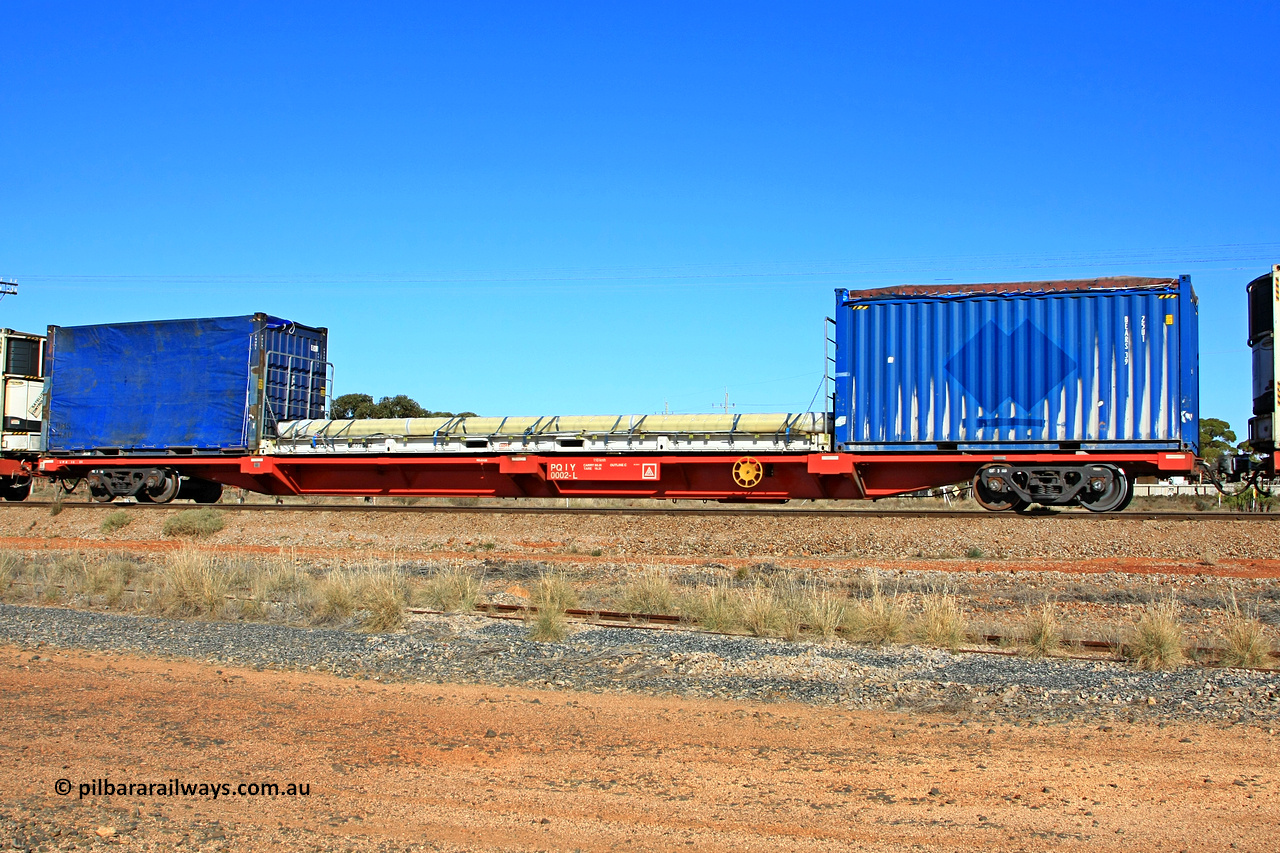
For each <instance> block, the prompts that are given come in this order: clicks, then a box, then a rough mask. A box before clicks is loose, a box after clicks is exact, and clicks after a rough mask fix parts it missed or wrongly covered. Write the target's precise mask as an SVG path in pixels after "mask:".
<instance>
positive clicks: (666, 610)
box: [622, 571, 680, 615]
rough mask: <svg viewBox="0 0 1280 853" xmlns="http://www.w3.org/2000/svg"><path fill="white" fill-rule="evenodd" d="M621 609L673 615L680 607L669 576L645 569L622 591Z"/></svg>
mask: <svg viewBox="0 0 1280 853" xmlns="http://www.w3.org/2000/svg"><path fill="white" fill-rule="evenodd" d="M622 609H623V610H626V611H629V612H631V613H653V614H659V615H674V614H676V613H677V612H678V611H679V609H680V608H679V606H678V603H677V599H676V590H675V587H674V586H673V585H672V583H671V578H670V577H668V576H667V575H666V574H665V573H663V572H658V571H646V572H644V573H643V574H641V575H640V577H639V578H637V579H636V580H633V581H631V582H630V583H628V584H627V586H626V588H625V589H624V590H623V591H622Z"/></svg>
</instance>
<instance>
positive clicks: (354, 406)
mask: <svg viewBox="0 0 1280 853" xmlns="http://www.w3.org/2000/svg"><path fill="white" fill-rule="evenodd" d="M375 405H376V404H375V403H374V402H373V398H372V397H370V396H369V395H368V394H343V395H342V396H341V397H334V398H333V405H332V406H330V407H329V414H330V416H331V417H333V418H338V419H346V418H376V417H378V415H376V414H374V413H373V412H374V407H375Z"/></svg>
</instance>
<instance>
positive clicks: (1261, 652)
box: [1222, 615, 1272, 668]
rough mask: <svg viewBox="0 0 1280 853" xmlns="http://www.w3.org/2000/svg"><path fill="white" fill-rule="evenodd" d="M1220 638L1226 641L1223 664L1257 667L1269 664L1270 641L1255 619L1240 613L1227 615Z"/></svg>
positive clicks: (1260, 624)
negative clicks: (1225, 624)
mask: <svg viewBox="0 0 1280 853" xmlns="http://www.w3.org/2000/svg"><path fill="white" fill-rule="evenodd" d="M1222 638H1223V640H1225V641H1226V649H1224V650H1223V652H1222V664H1223V666H1242V667H1249V668H1257V667H1267V666H1270V665H1271V663H1272V661H1271V651H1272V643H1271V640H1270V639H1269V638H1268V637H1267V635H1266V630H1265V629H1264V628H1263V627H1262V623H1261V622H1259V621H1258V620H1257V619H1251V618H1249V617H1246V616H1241V615H1235V616H1230V617H1228V622H1227V627H1226V628H1225V629H1224V630H1223V632H1222Z"/></svg>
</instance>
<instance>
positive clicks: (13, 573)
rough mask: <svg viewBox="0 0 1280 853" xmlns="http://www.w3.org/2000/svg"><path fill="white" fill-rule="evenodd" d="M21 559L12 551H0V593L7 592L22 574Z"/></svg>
mask: <svg viewBox="0 0 1280 853" xmlns="http://www.w3.org/2000/svg"><path fill="white" fill-rule="evenodd" d="M22 569H23V559H22V557H21V556H20V555H18V554H15V553H13V552H12V551H0V587H3V589H0V592H4V591H7V590H8V589H9V587H10V586H11V585H12V584H13V582H14V581H15V580H17V579H18V576H19V575H21V574H22Z"/></svg>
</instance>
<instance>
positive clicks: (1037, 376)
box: [41, 276, 1199, 512]
mask: <svg viewBox="0 0 1280 853" xmlns="http://www.w3.org/2000/svg"><path fill="white" fill-rule="evenodd" d="M259 316H260V315H259ZM188 322H197V321H188ZM833 322H834V324H835V335H834V339H835V344H836V351H835V357H834V359H833V362H834V365H835V376H834V377H833V378H834V387H835V392H834V394H833V395H832V396H831V397H830V398H829V399H828V405H827V406H824V411H821V412H801V413H778V414H759V415H715V414H703V415H595V416H542V417H465V418H418V419H407V420H406V419H366V420H334V419H330V418H328V417H326V416H325V412H324V411H319V410H316V409H314V408H313V409H312V410H311V411H310V412H309V413H308V414H307V415H306V416H304V417H294V418H289V417H280V416H279V415H280V414H281V413H282V412H283V413H287V412H289V411H294V410H292V409H280V408H278V407H275V405H274V403H272V404H271V407H270V408H269V409H268V404H269V403H270V402H271V401H272V400H276V399H279V396H278V395H277V396H276V397H271V395H270V394H268V395H259V396H257V397H254V396H253V394H254V389H253V382H252V381H250V382H249V383H248V385H247V386H246V387H247V390H246V396H245V398H244V399H245V401H246V403H245V407H244V408H243V410H242V414H243V418H244V420H245V422H246V423H248V422H249V421H250V420H253V421H254V422H255V423H257V424H259V425H261V426H260V428H259V429H258V430H257V431H256V432H254V431H252V430H249V431H247V432H245V433H244V435H245V438H244V440H243V441H241V442H240V444H238V445H237V446H229V445H226V446H224V445H219V446H217V447H214V446H212V445H208V446H192V445H190V444H182V445H174V444H172V443H170V442H167V441H164V440H159V439H160V438H162V437H163V436H157V435H152V434H150V433H147V432H146V431H143V433H141V434H140V437H134V438H132V439H131V440H130V441H128V442H115V443H114V444H108V445H106V446H102V443H101V442H100V441H98V440H96V439H95V440H88V439H87V438H86V437H85V436H83V435H81V434H79V433H77V431H76V430H75V429H74V428H69V427H67V426H65V425H64V426H61V427H54V420H55V417H54V413H55V412H57V411H58V410H59V409H58V407H59V405H60V403H59V395H60V394H61V393H62V392H61V387H62V386H61V385H60V383H59V380H58V379H57V375H58V372H59V371H60V370H62V369H63V365H65V364H66V363H67V362H66V361H65V360H63V358H62V356H61V355H60V354H59V353H60V348H61V347H62V344H61V343H60V342H59V340H58V335H61V334H62V330H59V331H58V333H57V334H55V333H54V332H53V330H51V338H50V340H51V352H52V357H51V359H50V362H51V365H50V373H51V377H52V380H51V385H50V402H49V407H48V411H49V413H50V426H49V430H50V434H51V435H52V434H53V432H54V431H55V430H61V434H60V435H59V436H58V439H57V440H56V441H52V442H51V447H50V449H49V454H50V455H49V456H47V457H46V458H45V459H43V460H42V461H41V470H42V472H43V473H44V474H45V475H46V476H50V477H55V478H59V479H62V480H64V481H67V482H74V481H75V480H77V479H78V478H87V479H88V482H89V483H90V492H91V494H92V495H93V496H94V497H95V498H97V499H100V500H109V499H111V498H113V497H118V496H125V495H130V496H134V497H137V498H139V499H142V500H155V501H165V500H172V499H174V498H175V497H180V496H182V495H184V494H185V492H184V488H183V484H184V483H193V484H196V486H195V487H192V488H190V489H189V490H190V491H191V492H193V493H201V494H202V492H201V488H202V487H200V486H199V484H201V483H216V484H224V485H231V486H237V487H241V488H246V489H250V490H253V491H257V492H262V493H266V494H275V495H403V496H478V497H513V498H515V497H575V496H576V497H648V498H665V499H701V500H717V501H730V502H780V501H786V500H792V499H814V500H818V499H848V500H856V499H875V498H879V497H888V496H891V495H896V494H902V493H907V492H914V491H918V490H921V489H925V488H931V487H937V486H944V485H951V484H970V485H972V487H973V489H974V492H975V495H976V496H977V497H978V500H979V502H980V503H981V504H982V505H983V506H985V507H986V508H988V509H991V510H1010V509H1021V508H1024V507H1026V506H1028V505H1029V504H1030V503H1033V502H1034V503H1040V504H1044V505H1080V506H1084V507H1085V508H1087V509H1090V510H1093V511H1096V512H1106V511H1114V510H1118V509H1121V508H1123V507H1124V506H1125V505H1126V504H1127V503H1128V501H1129V499H1130V497H1131V496H1132V484H1133V481H1134V479H1135V478H1136V477H1138V476H1143V475H1169V474H1186V473H1189V472H1191V471H1192V470H1193V468H1194V466H1195V464H1196V450H1197V447H1196V444H1197V438H1198V435H1197V433H1198V417H1199V413H1198V386H1197V382H1198V363H1197V314H1196V297H1195V293H1194V291H1193V290H1192V287H1191V282H1190V279H1189V278H1188V277H1185V276H1184V277H1182V278H1170V279H1145V278H1144V279H1139V278H1112V279H1093V280H1087V281H1059V282H1022V283H1013V284H975V285H957V286H947V287H924V288H921V287H903V288H885V289H877V290H864V291H850V290H844V289H842V290H838V291H836V316H835V318H834V320H833ZM81 328H82V329H83V330H84V331H82V332H81V334H85V335H88V334H90V332H89V330H90V329H94V328H99V327H81ZM112 328H115V327H112ZM298 328H305V327H298ZM102 331H103V333H104V334H105V332H106V328H105V327H102ZM90 361H91V359H90ZM171 369H172V365H171ZM250 369H251V367H250ZM327 370H328V366H327V365H324V369H323V370H322V371H321V373H324V375H326V376H327V375H328V373H327ZM309 375H318V374H315V373H314V372H313V373H312V374H309ZM125 386H126V383H124V382H123V381H122V382H121V383H119V384H118V386H117V389H116V392H117V396H116V398H115V401H116V405H120V404H123V403H127V402H128V401H129V400H132V399H133V397H129V398H128V400H122V399H121V398H120V397H119V393H120V392H121V389H123V388H124V387H125ZM331 386H332V383H331V381H329V382H327V384H325V385H324V386H323V388H322V389H321V391H322V393H321V394H320V395H319V396H318V397H315V396H313V397H312V401H311V403H309V404H308V405H309V406H312V407H315V406H317V405H318V408H319V409H323V408H324V400H325V399H326V394H325V393H324V392H327V391H328V389H329V388H331ZM129 387H130V388H133V387H135V386H129ZM309 387H312V388H313V390H314V387H313V386H309ZM130 393H136V392H134V391H131V392H130ZM183 402H184V404H185V405H187V406H194V407H197V408H198V407H199V406H200V405H201V403H200V397H199V395H198V394H193V395H190V396H188V397H187V398H186V399H185V400H184V401H183ZM254 419H256V420H254ZM166 428H167V427H163V426H162V427H160V429H162V430H163V429H166ZM174 484H177V486H176V487H175V485H174Z"/></svg>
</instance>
